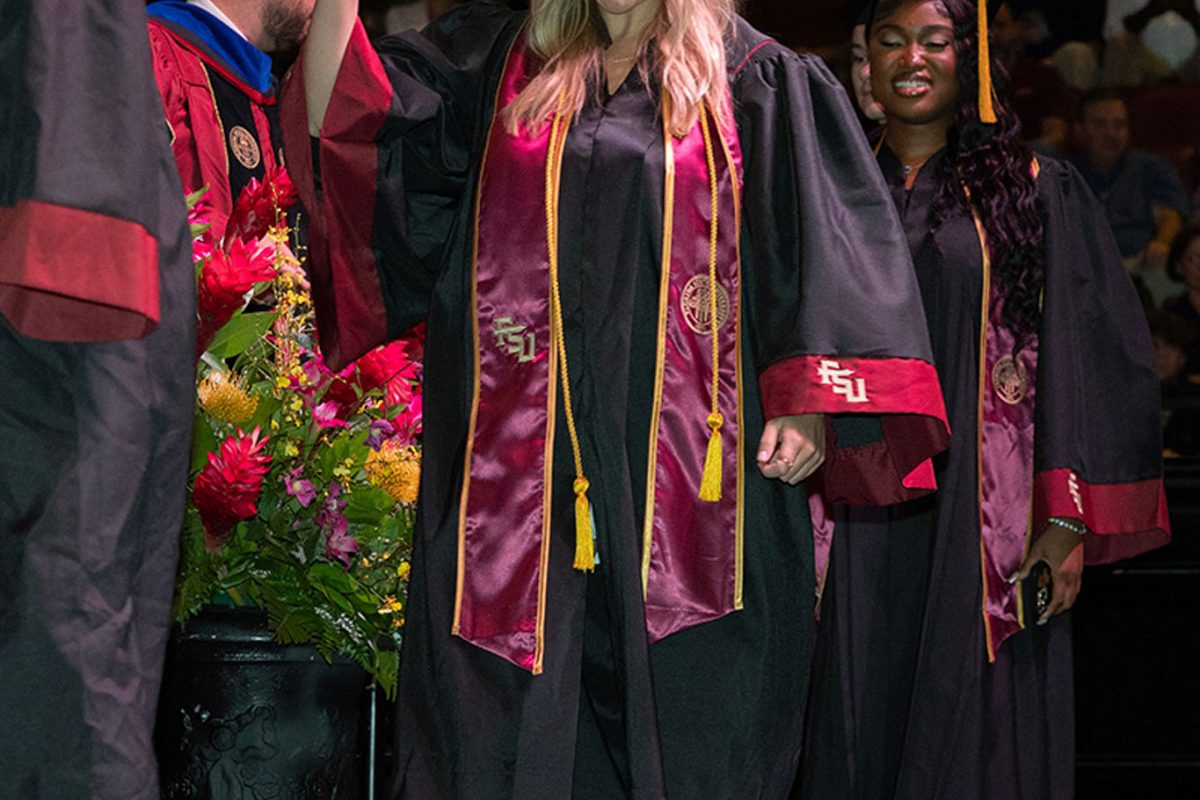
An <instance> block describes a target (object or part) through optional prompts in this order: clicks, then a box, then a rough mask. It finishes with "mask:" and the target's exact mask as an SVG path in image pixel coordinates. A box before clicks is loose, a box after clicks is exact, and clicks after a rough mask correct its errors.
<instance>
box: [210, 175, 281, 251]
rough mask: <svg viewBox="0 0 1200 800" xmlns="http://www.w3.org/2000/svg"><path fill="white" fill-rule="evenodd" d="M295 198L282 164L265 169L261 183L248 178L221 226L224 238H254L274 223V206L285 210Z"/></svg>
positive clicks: (253, 239) (227, 239)
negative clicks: (223, 224)
mask: <svg viewBox="0 0 1200 800" xmlns="http://www.w3.org/2000/svg"><path fill="white" fill-rule="evenodd" d="M296 198H297V193H296V187H295V185H294V184H293V183H292V179H291V177H289V176H288V173H287V170H286V169H285V168H284V167H282V166H279V167H275V168H274V169H268V170H267V171H266V173H265V174H264V175H263V179H262V182H261V183H259V181H258V179H257V178H251V179H250V182H249V183H247V184H246V186H245V187H244V188H243V189H242V192H241V194H239V195H238V199H237V202H236V203H235V204H234V206H233V214H232V215H230V217H229V224H228V225H227V226H226V228H225V239H226V241H230V240H232V239H235V238H240V239H247V240H249V241H252V242H256V241H258V240H259V239H261V238H262V236H263V234H265V233H266V232H267V229H268V228H270V227H271V226H272V225H274V224H275V214H276V210H278V211H287V210H288V209H289V208H291V207H292V205H293V204H294V203H295V202H296Z"/></svg>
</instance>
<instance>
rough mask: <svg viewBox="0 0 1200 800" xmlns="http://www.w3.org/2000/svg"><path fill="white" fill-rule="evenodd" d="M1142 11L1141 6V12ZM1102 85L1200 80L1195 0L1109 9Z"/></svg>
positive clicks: (1199, 19)
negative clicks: (1164, 80)
mask: <svg viewBox="0 0 1200 800" xmlns="http://www.w3.org/2000/svg"><path fill="white" fill-rule="evenodd" d="M1139 6H1140V7H1139ZM1109 14H1110V17H1113V19H1110V21H1109V25H1108V33H1109V36H1108V40H1107V42H1105V46H1104V65H1103V70H1102V74H1101V83H1102V84H1103V85H1105V86H1125V87H1129V86H1143V85H1145V84H1148V83H1154V82H1156V81H1159V80H1162V79H1164V78H1180V79H1183V80H1196V79H1197V78H1200V54H1198V53H1197V49H1196V42H1197V41H1198V40H1200V10H1198V9H1197V6H1196V0H1126V2H1115V3H1111V4H1110V9H1109Z"/></svg>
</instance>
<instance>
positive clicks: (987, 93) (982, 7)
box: [978, 0, 996, 125]
mask: <svg viewBox="0 0 1200 800" xmlns="http://www.w3.org/2000/svg"><path fill="white" fill-rule="evenodd" d="M978 3H979V121H980V122H983V123H985V124H988V125H992V124H995V122H996V108H995V106H994V105H993V104H992V58H991V53H990V52H989V51H990V48H989V46H988V7H987V0H978Z"/></svg>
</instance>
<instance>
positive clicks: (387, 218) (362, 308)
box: [281, 4, 519, 368]
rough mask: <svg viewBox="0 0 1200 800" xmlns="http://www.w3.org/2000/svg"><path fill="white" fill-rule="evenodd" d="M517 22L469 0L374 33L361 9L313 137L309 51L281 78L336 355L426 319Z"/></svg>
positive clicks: (327, 331)
mask: <svg viewBox="0 0 1200 800" xmlns="http://www.w3.org/2000/svg"><path fill="white" fill-rule="evenodd" d="M518 23H519V19H518V18H517V17H516V16H515V15H513V14H512V13H511V12H509V11H507V10H506V9H503V8H498V7H495V6H491V5H488V4H481V5H477V4H470V5H467V6H463V7H462V8H460V9H458V10H455V11H452V12H450V13H448V14H445V15H443V16H442V17H440V18H439V19H438V20H437V21H435V22H434V23H433V24H432V25H430V26H429V27H428V28H427V29H426V30H425V31H423V32H422V33H419V34H418V33H415V32H407V33H404V34H400V35H398V36H392V37H386V38H384V39H382V40H380V41H379V43H378V44H377V46H372V44H371V43H370V42H369V41H368V39H367V35H366V32H365V31H364V30H363V28H362V25H361V24H359V23H356V26H355V29H354V32H353V34H352V36H351V39H350V42H349V45H348V46H347V48H346V53H345V56H344V58H343V61H342V65H341V70H340V71H339V73H338V76H337V81H336V83H335V85H334V90H333V97H332V99H331V101H330V104H329V108H328V111H327V112H326V116H325V120H324V122H323V124H322V127H321V133H320V136H319V137H317V138H315V139H314V138H312V137H310V136H309V128H308V118H307V111H306V107H305V102H304V74H303V58H300V59H298V60H297V62H296V66H295V67H294V68H293V70H292V72H291V73H290V74H289V75H288V77H287V79H286V80H285V83H284V89H283V95H282V98H283V99H282V107H281V120H282V127H283V132H284V149H285V154H286V156H287V159H288V170H289V172H290V173H291V175H292V179H293V181H294V182H295V183H296V185H297V187H298V189H299V191H300V198H301V201H302V203H303V205H304V208H305V209H306V210H307V211H308V214H309V238H308V248H309V250H308V269H309V278H310V281H311V283H312V286H313V300H314V306H315V308H316V314H317V328H318V333H319V336H320V340H321V349H322V352H323V354H324V356H325V359H326V361H327V362H328V363H329V364H330V365H331V366H333V367H334V368H338V367H341V366H344V365H346V364H348V363H349V362H351V361H353V360H354V359H355V358H356V357H358V356H360V355H362V354H363V353H365V352H367V351H368V350H370V349H371V348H372V347H374V346H375V345H378V344H381V343H383V342H385V341H388V340H390V339H393V338H396V337H397V336H399V335H400V334H402V333H404V332H405V331H406V330H408V329H409V328H411V327H412V326H414V325H416V324H417V323H419V322H421V321H423V320H424V319H425V316H426V313H427V311H428V307H429V299H430V294H431V291H432V288H433V284H434V281H435V279H436V278H437V275H438V273H439V271H440V268H441V265H442V263H443V260H444V256H445V252H446V245H447V242H448V241H449V239H450V237H451V236H452V234H453V231H454V228H455V226H456V222H457V220H458V217H459V212H460V210H461V204H462V203H463V202H464V200H465V198H466V196H467V195H468V194H469V188H468V187H469V185H470V182H471V177H472V176H471V174H470V172H471V168H472V165H473V164H474V163H476V162H477V160H478V159H477V158H475V157H474V154H475V153H476V151H477V150H478V148H479V147H480V146H481V145H482V141H483V139H484V137H485V135H486V127H487V122H488V121H489V120H490V118H491V106H492V102H493V97H492V93H493V91H494V85H495V82H496V77H497V74H498V69H499V64H500V63H501V62H502V59H503V55H504V50H505V48H506V46H507V44H508V43H509V42H511V40H512V39H513V38H514V37H515V34H516V30H517V24H518Z"/></svg>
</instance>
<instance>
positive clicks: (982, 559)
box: [964, 187, 996, 662]
mask: <svg viewBox="0 0 1200 800" xmlns="http://www.w3.org/2000/svg"><path fill="white" fill-rule="evenodd" d="M964 189H965V187H964ZM967 199H968V200H970V193H968V197H967ZM971 216H972V218H973V219H974V221H975V232H976V233H978V234H979V248H980V251H981V252H982V254H983V298H982V300H981V301H980V323H979V395H978V403H977V407H976V410H975V416H976V430H975V487H976V491H977V492H978V494H977V495H976V499H977V501H978V503H979V577H980V582H981V586H982V602H981V604H980V612H981V614H982V616H983V638H984V641H985V643H986V644H987V654H988V662H994V661H995V660H996V646H995V643H994V640H993V638H992V622H991V620H990V619H988V609H987V602H988V576H987V549H986V547H985V546H984V541H983V398H984V391H985V390H986V387H987V377H988V375H987V372H988V369H987V331H988V319H989V317H990V316H991V314H990V313H989V312H990V306H991V302H992V257H991V254H990V253H989V252H988V246H987V232H986V231H985V230H984V228H983V220H982V219H980V218H979V214H978V213H976V212H975V211H974V209H973V208H972V212H971Z"/></svg>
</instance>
